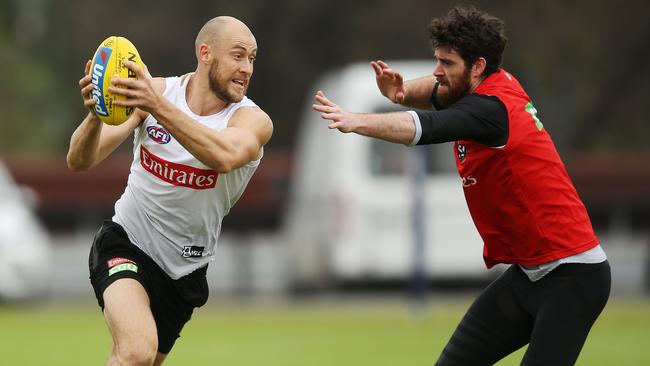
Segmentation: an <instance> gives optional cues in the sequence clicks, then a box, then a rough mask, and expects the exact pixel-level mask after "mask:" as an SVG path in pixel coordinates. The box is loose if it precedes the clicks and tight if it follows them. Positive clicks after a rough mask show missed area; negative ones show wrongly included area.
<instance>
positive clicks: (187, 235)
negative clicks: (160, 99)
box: [113, 77, 260, 279]
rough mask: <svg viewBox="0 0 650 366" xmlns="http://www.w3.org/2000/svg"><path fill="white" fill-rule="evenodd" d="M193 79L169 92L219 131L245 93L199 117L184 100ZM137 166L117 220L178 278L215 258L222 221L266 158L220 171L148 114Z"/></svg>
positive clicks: (174, 83) (136, 149)
mask: <svg viewBox="0 0 650 366" xmlns="http://www.w3.org/2000/svg"><path fill="white" fill-rule="evenodd" d="M189 79H190V78H189V77H183V78H180V77H170V78H167V79H166V87H165V92H164V94H163V96H164V97H165V98H167V99H168V100H170V101H171V102H172V103H173V104H174V105H175V106H176V107H178V108H179V109H180V110H181V111H183V112H184V113H185V114H187V115H189V116H190V117H192V118H193V119H194V120H195V121H197V122H198V123H201V124H203V125H204V126H207V127H209V128H211V129H213V130H215V131H220V130H223V129H224V128H226V127H227V125H228V121H229V120H230V118H231V117H232V115H233V114H234V113H235V111H236V110H237V109H239V108H241V107H252V106H255V103H253V101H251V100H250V99H248V98H247V97H244V99H243V100H242V101H241V102H239V103H231V104H229V105H228V106H227V107H226V108H225V109H224V110H222V111H220V112H219V113H217V114H213V115H210V116H199V115H196V114H194V113H193V112H192V111H191V110H190V108H189V106H188V105H187V101H186V98H185V90H186V88H187V84H188V81H189ZM133 145H134V146H133V163H132V164H131V171H130V173H129V179H128V183H127V186H126V190H125V191H124V193H123V194H122V197H120V199H119V200H118V201H117V202H116V203H115V216H113V221H115V222H117V223H118V224H120V225H122V227H124V230H125V231H126V233H127V234H128V236H129V239H130V240H131V242H133V244H135V245H136V246H137V247H139V248H140V249H141V250H142V251H144V252H145V253H146V254H147V255H149V256H150V257H151V258H152V259H153V260H154V261H155V262H156V263H157V264H158V265H159V266H160V267H161V268H162V269H163V270H164V271H165V272H166V273H167V274H168V275H169V276H170V277H171V278H173V279H178V278H180V277H182V276H185V275H187V274H189V273H191V272H192V271H194V270H196V269H198V268H199V267H202V266H204V265H205V264H207V263H208V262H210V261H211V260H214V257H215V252H216V247H217V241H218V238H219V233H220V231H221V221H222V220H223V217H224V216H226V214H228V212H229V211H230V208H231V207H232V206H233V205H234V204H235V202H237V200H238V199H239V197H240V196H241V195H242V193H243V192H244V188H246V185H247V184H248V182H249V180H250V178H251V176H252V175H253V173H254V172H255V170H256V169H257V167H258V165H259V163H260V160H255V161H251V162H249V163H248V164H246V165H245V166H243V167H241V168H238V169H235V170H233V171H231V172H230V173H227V174H224V173H217V172H215V171H214V170H212V169H210V168H209V167H207V166H206V165H204V164H203V163H201V162H200V161H198V160H197V159H196V158H195V157H194V156H193V155H192V154H191V153H190V152H189V151H187V150H185V148H184V147H183V146H182V145H181V144H180V143H179V142H178V141H176V139H175V138H174V137H173V136H172V135H171V134H170V133H169V132H167V131H166V130H165V129H164V128H163V127H162V125H160V124H158V122H157V121H156V119H155V118H154V117H153V116H151V115H150V116H149V117H147V118H146V119H145V120H144V121H143V122H142V124H141V125H140V126H139V127H138V128H136V129H135V137H134V142H133Z"/></svg>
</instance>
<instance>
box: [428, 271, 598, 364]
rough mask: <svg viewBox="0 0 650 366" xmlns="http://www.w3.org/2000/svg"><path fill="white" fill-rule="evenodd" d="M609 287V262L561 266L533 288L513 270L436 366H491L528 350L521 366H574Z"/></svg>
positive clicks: (472, 313)
mask: <svg viewBox="0 0 650 366" xmlns="http://www.w3.org/2000/svg"><path fill="white" fill-rule="evenodd" d="M610 287H611V275H610V268H609V263H608V262H607V261H605V262H603V263H598V264H582V263H580V264H579V263H571V264H561V265H560V266H558V267H557V268H555V269H554V270H553V271H551V272H550V273H549V274H547V275H546V276H544V277H543V278H541V279H540V280H539V281H536V282H531V281H530V280H529V279H528V277H527V276H526V274H525V273H524V272H523V271H522V270H521V269H520V268H519V266H517V265H512V266H510V268H509V269H508V270H507V271H506V272H505V273H503V274H502V275H501V276H500V277H499V278H498V279H497V280H495V281H494V282H493V283H492V284H490V285H489V286H488V287H487V288H486V289H485V290H484V291H483V292H482V293H481V294H480V295H479V297H478V298H477V299H476V301H475V302H474V303H473V304H472V306H471V307H470V308H469V310H468V311H467V313H466V314H465V316H464V317H463V319H462V320H461V322H460V324H459V325H458V328H456V330H455V332H454V334H453V335H452V336H451V339H450V340H449V343H447V345H446V347H445V349H444V350H443V351H442V354H441V355H440V358H439V359H438V362H437V363H436V366H483V365H486V366H487V365H493V364H494V363H496V362H497V361H499V360H500V359H502V358H504V357H505V356H507V355H509V354H510V353H512V352H514V351H516V350H517V349H519V348H521V347H523V346H525V345H526V344H528V350H527V351H526V354H525V355H524V359H523V360H522V363H521V365H524V366H568V365H573V364H575V362H576V360H577V358H578V355H579V353H580V350H581V349H582V346H583V344H584V342H585V339H586V338H587V334H588V333H589V330H590V329H591V326H592V325H593V323H594V321H595V320H596V318H597V317H598V315H600V313H601V311H602V310H603V308H604V307H605V304H606V303H607V299H608V298H609V291H610Z"/></svg>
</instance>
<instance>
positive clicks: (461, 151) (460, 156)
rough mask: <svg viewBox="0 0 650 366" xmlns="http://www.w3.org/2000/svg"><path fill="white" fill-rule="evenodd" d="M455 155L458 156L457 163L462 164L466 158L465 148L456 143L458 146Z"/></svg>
mask: <svg viewBox="0 0 650 366" xmlns="http://www.w3.org/2000/svg"><path fill="white" fill-rule="evenodd" d="M456 153H457V154H458V161H459V162H461V163H462V162H463V161H465V158H466V157H467V146H465V145H463V144H461V143H458V146H457V147H456Z"/></svg>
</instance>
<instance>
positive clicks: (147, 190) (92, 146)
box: [67, 16, 273, 365]
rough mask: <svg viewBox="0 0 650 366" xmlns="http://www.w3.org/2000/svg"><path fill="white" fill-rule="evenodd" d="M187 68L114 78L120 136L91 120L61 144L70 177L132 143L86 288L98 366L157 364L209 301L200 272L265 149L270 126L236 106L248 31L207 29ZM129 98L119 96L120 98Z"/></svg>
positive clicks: (226, 26) (246, 65)
mask: <svg viewBox="0 0 650 366" xmlns="http://www.w3.org/2000/svg"><path fill="white" fill-rule="evenodd" d="M195 46H196V58H197V67H196V70H195V71H194V72H193V73H188V74H185V75H183V76H181V77H168V78H152V77H151V75H150V74H149V72H148V71H147V69H146V67H145V68H144V69H140V68H139V67H138V66H136V65H135V64H134V63H132V62H128V61H125V62H124V64H125V66H126V67H128V68H130V69H131V70H133V71H134V72H135V74H136V75H137V80H133V79H113V86H112V87H111V88H110V89H109V90H110V91H111V92H113V93H116V94H120V95H124V96H126V97H127V98H128V99H126V100H123V101H115V102H114V103H115V104H116V105H120V106H126V107H135V108H136V109H135V112H134V113H133V115H132V116H131V117H130V118H129V119H128V120H127V121H126V122H125V123H123V124H121V125H119V126H108V125H106V126H105V125H103V123H102V122H101V121H100V120H99V118H98V117H97V116H96V115H95V114H94V113H93V108H94V105H95V103H96V102H95V100H94V99H93V98H92V96H91V91H92V89H93V86H92V84H91V80H90V75H88V67H89V63H88V64H86V76H84V77H83V78H82V79H81V80H80V81H79V85H80V87H81V95H82V97H83V101H84V106H85V107H86V108H87V109H88V110H89V111H90V112H89V113H88V115H87V116H86V118H85V119H84V120H83V121H82V122H81V124H80V125H79V127H78V128H77V129H76V130H75V132H74V133H73V135H72V138H71V140H70V149H69V151H68V156H67V163H68V167H69V168H70V169H71V170H72V171H75V172H78V171H84V170H88V169H90V168H92V167H94V166H96V165H97V164H99V163H100V162H101V161H103V160H104V159H105V158H106V157H107V156H108V155H109V154H110V153H111V152H113V151H114V150H115V148H117V146H118V145H120V144H121V143H122V142H123V141H124V140H125V139H126V138H127V137H128V136H129V135H130V134H131V133H132V132H135V133H134V148H133V162H132V164H131V171H130V174H129V179H128V184H127V187H126V189H125V191H124V194H123V195H122V197H120V199H119V200H118V201H117V202H116V204H115V215H114V216H113V217H112V219H111V220H106V221H105V222H104V224H103V225H102V227H101V229H100V230H99V232H98V233H97V235H96V236H95V239H94V242H93V246H92V249H91V252H90V257H89V270H90V280H91V283H92V285H93V288H94V290H95V295H96V297H97V301H98V303H99V305H100V307H101V308H102V309H103V313H104V317H105V320H106V324H107V325H108V329H109V331H110V333H111V336H112V339H113V343H112V347H111V349H110V353H109V355H108V360H107V363H106V364H107V365H160V364H162V362H163V361H164V359H165V357H166V355H167V354H168V353H169V352H170V351H171V348H172V347H173V345H174V342H175V341H176V339H177V338H178V337H179V336H180V331H181V329H182V327H183V325H184V324H185V323H186V322H187V321H188V320H189V319H190V317H191V315H192V311H193V309H194V308H195V307H199V306H201V305H203V304H204V303H205V302H206V301H207V297H208V287H207V281H206V277H205V274H206V269H207V265H208V262H210V261H211V260H212V259H214V255H215V250H216V245H217V239H218V236H219V233H220V231H221V221H222V219H223V217H224V216H225V215H226V214H227V213H228V211H229V210H230V208H231V207H232V206H233V205H234V203H235V202H236V201H237V199H239V197H240V196H241V194H242V193H243V191H244V189H245V187H246V185H247V183H248V181H249V180H250V178H251V176H252V175H253V173H254V172H255V170H256V168H257V166H258V165H259V162H260V160H261V158H262V155H263V146H264V145H265V144H266V143H267V142H268V141H269V139H270V138H271V134H272V132H273V124H272V122H271V119H270V118H269V116H268V115H267V114H266V113H264V111H262V110H261V109H260V108H258V107H257V106H256V105H255V103H253V102H252V101H251V100H250V99H248V98H247V97H246V91H247V88H248V84H249V82H250V79H251V76H252V74H253V62H254V60H255V57H256V54H257V42H256V40H255V37H254V36H253V34H252V33H251V31H250V30H249V29H248V27H247V26H246V25H245V24H244V23H242V22H241V21H239V20H237V19H235V18H232V17H223V16H222V17H216V18H214V19H212V20H210V21H208V22H207V23H206V24H205V25H204V26H203V28H202V29H201V31H200V32H199V34H198V36H197V37H196V44H195ZM127 88H128V89H127Z"/></svg>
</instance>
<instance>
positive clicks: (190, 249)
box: [182, 245, 205, 258]
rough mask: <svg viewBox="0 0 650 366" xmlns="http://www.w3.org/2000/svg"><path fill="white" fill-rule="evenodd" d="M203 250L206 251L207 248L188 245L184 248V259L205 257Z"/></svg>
mask: <svg viewBox="0 0 650 366" xmlns="http://www.w3.org/2000/svg"><path fill="white" fill-rule="evenodd" d="M203 249H205V247H197V246H194V245H186V246H184V247H183V252H182V255H183V258H197V257H199V258H200V257H203Z"/></svg>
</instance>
